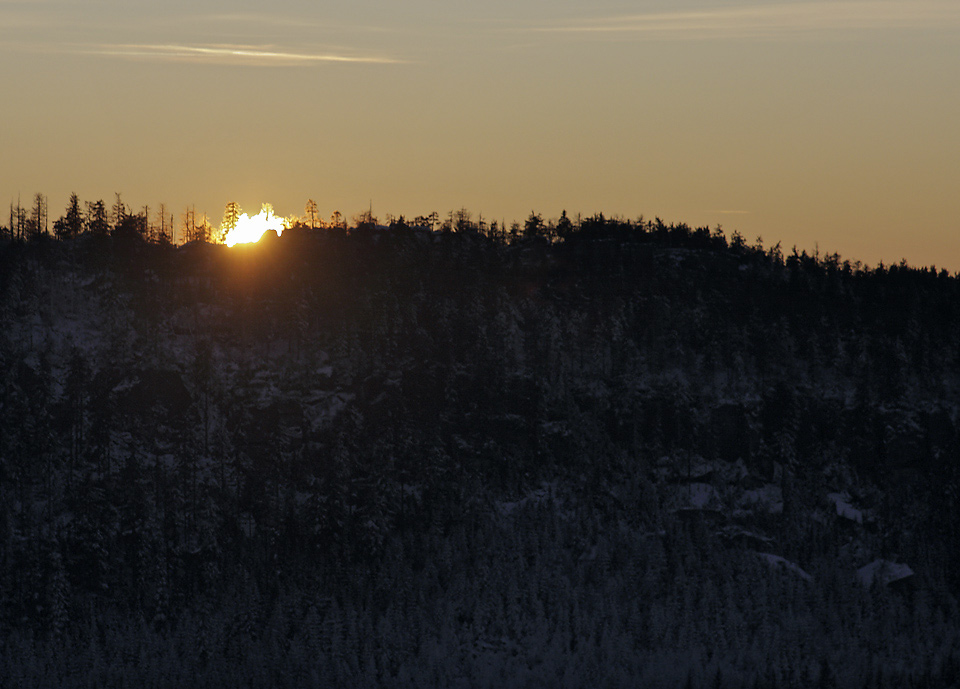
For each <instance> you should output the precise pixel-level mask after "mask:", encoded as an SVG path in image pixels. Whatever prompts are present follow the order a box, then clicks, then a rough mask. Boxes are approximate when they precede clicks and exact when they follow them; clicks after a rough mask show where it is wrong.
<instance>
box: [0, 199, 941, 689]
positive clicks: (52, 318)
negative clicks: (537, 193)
mask: <svg viewBox="0 0 960 689" xmlns="http://www.w3.org/2000/svg"><path fill="white" fill-rule="evenodd" d="M117 202H118V204H121V205H122V203H121V202H120V199H119V197H118V199H117ZM100 205H101V206H102V203H101V204H100ZM308 208H309V206H308ZM74 210H77V212H79V204H78V203H77V204H74V203H73V202H71V206H70V208H68V212H67V213H66V214H65V215H64V217H63V218H61V220H62V221H63V222H62V223H61V220H58V221H57V222H56V223H54V224H55V225H57V226H58V227H60V228H61V229H62V228H63V227H68V228H73V229H68V230H66V231H58V232H57V234H56V237H58V238H59V240H56V239H54V238H53V237H50V236H48V235H46V234H45V233H43V232H39V231H37V232H34V233H33V234H32V235H31V234H30V233H29V232H28V233H26V234H24V235H23V237H22V238H19V237H18V235H17V233H16V232H11V233H8V234H7V235H6V239H5V241H4V243H3V245H2V248H0V324H2V328H0V370H2V371H3V372H4V373H3V376H2V378H0V666H3V667H5V668H7V671H6V672H5V673H0V674H4V675H5V676H4V677H0V686H5V683H6V684H10V685H11V686H16V685H17V684H18V683H47V684H60V685H64V686H68V685H77V686H86V685H90V684H93V683H97V684H100V685H105V686H113V685H116V686H119V685H121V684H123V683H124V682H126V683H134V684H138V685H142V686H166V685H173V684H177V683H178V682H183V681H186V680H187V678H189V679H190V680H191V681H196V682H199V683H203V684H209V685H217V684H223V685H225V686H237V685H239V684H241V683H249V684H251V685H256V686H263V685H277V686H288V685H289V686H327V685H333V684H337V685H356V686H375V685H376V686H397V687H400V686H424V685H432V686H454V685H458V686H539V685H543V684H548V685H557V686H583V685H584V684H586V683H587V682H590V683H591V684H597V685H600V686H651V687H657V686H662V687H679V686H684V685H689V686H720V687H727V686H729V687H753V686H770V687H774V686H776V687H780V686H797V687H800V686H813V685H817V684H819V685H820V686H850V687H885V686H905V685H907V683H911V682H912V683H913V684H914V685H916V686H935V685H940V684H943V683H944V682H945V681H946V680H947V679H948V678H950V677H952V676H954V675H955V674H956V673H957V672H958V667H960V635H958V632H960V609H958V602H957V596H958V593H960V549H958V547H957V542H958V540H957V539H958V533H957V531H958V529H957V527H958V524H960V278H958V277H957V276H956V275H950V274H948V273H947V272H946V271H937V270H936V269H933V268H914V267H911V266H908V265H905V264H898V265H891V266H882V265H881V266H878V267H876V268H866V267H864V266H862V265H859V264H856V263H850V262H848V261H844V260H841V259H840V257H838V256H836V255H827V256H820V255H817V254H814V255H810V254H807V253H806V252H797V251H796V250H794V251H793V252H791V253H785V252H783V251H781V249H780V247H779V245H778V246H774V247H772V248H765V247H763V246H762V244H761V243H760V242H755V243H754V244H748V243H747V242H746V241H745V240H744V239H743V238H742V237H740V236H739V235H738V234H736V233H734V234H733V235H732V237H731V238H727V237H726V236H725V235H724V233H723V232H722V231H721V230H719V228H717V229H713V230H710V229H708V228H697V229H694V228H690V227H688V226H686V225H683V224H665V223H663V222H661V221H660V220H658V219H655V220H653V221H643V220H639V221H627V220H623V219H608V218H604V217H603V216H602V215H598V216H595V217H592V218H587V219H579V220H572V219H569V218H567V217H566V214H563V215H562V216H561V218H560V220H559V221H556V222H547V221H544V220H543V218H542V217H541V216H539V215H537V214H535V213H532V214H531V216H530V217H529V218H528V219H527V221H526V222H525V223H524V224H523V225H522V226H520V225H519V224H514V226H512V227H509V228H504V224H503V223H502V222H500V223H490V224H489V225H487V224H485V223H484V222H483V221H482V219H481V220H479V221H476V222H475V221H473V220H472V219H471V217H470V214H469V213H468V212H466V211H461V212H459V213H452V214H450V216H449V217H448V218H447V222H444V221H441V220H440V219H439V218H437V217H436V216H434V217H433V218H432V219H431V218H430V217H427V218H419V219H415V220H414V221H411V222H407V221H406V220H404V219H403V218H396V219H391V222H390V223H389V225H381V224H379V222H378V221H377V220H376V219H375V218H373V217H372V214H370V213H368V214H366V215H364V216H362V217H360V218H359V219H358V220H359V221H358V222H356V223H354V224H353V225H352V226H350V227H348V226H347V223H345V222H343V221H342V218H341V219H337V221H336V222H331V223H320V222H318V220H317V219H316V218H313V219H312V222H301V223H299V224H294V225H292V226H291V227H289V228H288V229H287V230H285V231H284V232H283V235H282V236H281V237H279V238H278V237H276V236H269V235H268V236H266V237H265V238H264V239H263V240H262V241H261V242H260V243H258V244H255V245H240V246H237V247H235V248H232V249H228V248H227V247H225V246H221V245H217V244H215V243H209V242H207V241H206V240H207V239H208V238H209V237H208V235H207V234H205V233H202V234H201V235H200V236H196V237H194V238H193V240H192V241H190V242H189V243H187V244H184V245H182V246H175V245H174V244H173V243H172V242H171V241H169V240H168V239H167V240H165V239H163V238H162V237H159V236H155V235H151V234H150V233H149V232H145V231H143V228H144V225H143V224H142V223H140V222H139V221H137V222H127V221H123V220H122V219H121V221H120V222H119V224H117V223H114V224H113V226H112V227H111V225H110V221H109V220H108V218H107V214H106V212H105V209H98V208H96V207H95V208H93V210H92V211H91V213H90V215H89V217H91V218H94V222H96V223H100V222H101V221H102V223H103V225H96V227H93V228H92V227H91V226H90V225H89V222H86V221H82V219H78V218H80V217H81V216H80V215H76V213H74V215H72V216H71V213H73V212H74ZM101 210H103V212H101ZM81 215H82V214H81ZM121 216H123V214H119V215H118V216H117V217H121ZM123 217H139V216H129V215H128V216H123ZM71 218H73V219H71ZM85 222H86V224H85ZM58 223H59V224H58ZM15 225H16V223H15V222H13V221H12V222H11V225H10V229H15ZM41 225H42V222H41V216H39V215H38V216H37V223H36V227H40V226H41ZM321 225H323V226H321ZM104 228H106V229H104Z"/></svg>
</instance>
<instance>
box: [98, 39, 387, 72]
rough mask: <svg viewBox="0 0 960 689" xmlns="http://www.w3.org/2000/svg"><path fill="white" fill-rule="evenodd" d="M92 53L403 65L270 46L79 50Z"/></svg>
mask: <svg viewBox="0 0 960 689" xmlns="http://www.w3.org/2000/svg"><path fill="white" fill-rule="evenodd" d="M80 52H86V53H88V54H91V55H103V56H107V57H120V58H127V59H131V60H149V61H155V62H192V63H202V64H216V65H237V66H268V67H293V66H302V65H310V64H319V63H324V62H326V63H333V62H338V63H363V64H402V63H403V62H404V61H403V60H398V59H395V58H390V57H382V56H374V55H348V54H338V53H312V52H291V51H286V50H280V49H275V48H273V47H272V46H250V45H222V44H220V45H178V44H123V45H101V46H97V47H96V48H91V49H88V50H81V51H80Z"/></svg>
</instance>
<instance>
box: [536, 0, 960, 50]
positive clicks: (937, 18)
mask: <svg viewBox="0 0 960 689" xmlns="http://www.w3.org/2000/svg"><path fill="white" fill-rule="evenodd" d="M930 28H960V2H957V0H909V1H907V0H852V1H850V2H845V1H842V0H835V1H834V2H790V3H778V4H760V5H742V6H737V7H725V8H718V9H706V10H690V11H680V12H662V13H654V14H629V15H621V16H615V17H603V18H595V19H584V20H580V21H572V22H567V23H558V24H555V25H553V26H541V27H538V28H536V29H535V31H538V32H544V33H559V34H580V35H594V36H608V37H618V38H646V39H661V40H703V39H732V38H742V39H758V40H763V39H779V38H784V37H789V36H797V37H802V36H808V35H811V34H818V33H825V32H836V31H880V30H890V29H897V30H901V29H930Z"/></svg>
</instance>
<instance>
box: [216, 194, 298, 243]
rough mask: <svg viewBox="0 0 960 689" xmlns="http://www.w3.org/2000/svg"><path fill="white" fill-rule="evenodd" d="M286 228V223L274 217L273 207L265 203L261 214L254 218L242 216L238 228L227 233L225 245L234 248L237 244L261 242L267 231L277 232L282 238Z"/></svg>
mask: <svg viewBox="0 0 960 689" xmlns="http://www.w3.org/2000/svg"><path fill="white" fill-rule="evenodd" d="M285 227H286V221H285V220H284V219H283V218H281V217H278V216H276V215H274V213H273V207H272V206H271V205H270V204H268V203H265V204H263V207H262V208H261V209H260V212H259V213H257V214H256V215H255V216H253V217H252V218H251V217H250V216H249V215H247V214H246V213H243V214H241V215H240V218H239V219H238V220H237V226H236V227H234V228H233V229H232V230H230V231H229V232H228V233H227V235H226V236H225V237H224V240H223V243H224V244H226V245H227V246H234V245H235V244H250V243H252V242H259V241H260V238H261V237H263V233H264V232H266V231H267V230H276V232H277V236H280V235H281V234H283V230H284V228H285Z"/></svg>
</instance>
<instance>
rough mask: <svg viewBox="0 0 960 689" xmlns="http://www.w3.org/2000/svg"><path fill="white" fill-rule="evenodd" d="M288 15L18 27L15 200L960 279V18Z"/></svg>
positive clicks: (68, 4)
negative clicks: (358, 222) (392, 221)
mask: <svg viewBox="0 0 960 689" xmlns="http://www.w3.org/2000/svg"><path fill="white" fill-rule="evenodd" d="M266 7H267V6H266V5H264V4H263V3H253V2H249V1H240V2H235V1H234V2H225V1H224V2H203V1H202V0H199V1H195V2H190V3H187V2H183V1H182V0H174V1H173V2H165V3H147V2H142V1H133V2H132V1H129V0H126V1H124V2H121V1H120V0H100V1H99V2H86V1H84V2H81V1H80V0H59V1H49V2H48V1H46V0H20V1H14V2H11V1H10V0H0V83H2V84H3V85H4V93H3V95H2V96H0V137H2V138H0V151H2V161H3V162H2V165H0V195H2V196H0V198H2V200H3V201H7V202H8V201H10V200H12V201H14V202H15V201H16V199H17V195H18V194H21V195H22V198H23V200H24V203H25V204H26V203H28V202H29V200H30V198H31V197H32V195H33V194H34V192H37V191H41V192H43V193H44V194H46V195H47V196H48V197H49V204H50V215H51V217H52V218H56V217H57V216H59V215H60V214H61V213H62V212H63V209H64V207H65V206H66V203H67V198H68V195H69V194H70V192H71V191H76V192H77V193H78V194H79V195H80V198H81V199H83V200H93V199H97V198H103V199H104V200H106V201H111V200H112V199H113V195H114V192H121V193H122V195H123V198H124V200H125V201H126V202H127V203H128V204H129V205H131V206H133V207H137V208H139V207H142V206H144V205H149V206H151V208H155V207H156V205H157V204H158V202H161V201H162V202H165V203H166V204H167V206H168V208H169V209H171V210H172V211H173V212H175V213H176V214H177V215H178V216H179V214H180V213H181V212H182V211H183V209H184V207H185V206H186V205H188V204H195V205H196V207H197V210H198V212H203V211H205V212H206V213H208V214H209V215H210V216H211V218H213V219H214V221H215V222H218V221H219V218H220V216H221V214H222V211H223V207H224V205H225V204H226V203H227V202H228V201H231V200H234V201H237V202H239V203H240V205H241V206H242V208H243V209H244V210H245V211H248V212H250V213H251V214H252V213H256V212H257V211H258V210H259V208H260V204H261V203H262V202H265V201H266V202H271V203H273V205H274V207H275V208H276V210H277V212H278V213H281V214H287V215H290V214H302V213H303V208H304V204H305V203H306V200H307V199H308V198H313V199H315V200H316V202H317V203H318V205H319V207H320V211H321V213H322V214H323V215H324V216H329V215H330V214H331V213H332V212H333V211H334V210H340V211H341V212H343V213H344V214H345V215H347V216H348V217H349V216H351V215H353V214H355V213H357V212H359V211H361V210H363V209H366V208H367V207H368V205H369V204H370V203H371V202H372V204H373V209H374V213H375V214H379V215H381V217H382V216H383V215H384V214H386V213H393V214H401V213H403V214H406V215H408V216H413V215H418V214H427V213H430V212H431V211H438V212H439V213H441V214H443V213H445V212H446V211H448V210H451V209H454V208H460V207H466V208H468V209H470V210H472V211H473V212H474V213H477V212H482V213H483V214H484V216H485V217H487V218H496V219H501V218H503V219H506V220H507V222H510V221H511V220H514V219H517V220H521V221H522V219H523V218H524V217H525V216H526V215H527V214H529V212H530V211H531V210H536V211H537V212H540V213H542V214H544V215H545V216H546V217H556V216H559V214H560V212H561V210H563V209H566V210H567V211H568V213H570V214H571V215H574V216H575V215H576V214H577V213H582V214H584V215H589V214H593V213H596V212H601V211H602V212H604V213H605V214H607V215H611V214H620V215H624V216H627V217H631V218H633V217H636V216H638V215H640V214H643V215H645V216H646V217H653V216H660V217H661V218H663V219H664V220H667V221H678V222H679V221H683V222H687V223H689V224H691V225H703V224H708V225H710V226H714V225H716V224H718V223H720V224H722V225H723V227H724V228H725V229H726V230H727V231H728V232H732V231H733V230H739V231H740V232H741V233H742V234H744V235H745V236H746V237H747V238H748V240H749V241H751V242H752V241H753V239H754V238H755V237H756V236H757V235H762V236H763V238H764V241H765V243H766V244H768V245H769V244H771V243H775V242H776V241H780V242H782V244H783V246H784V247H791V246H793V245H794V244H796V245H797V246H798V247H800V248H804V249H808V250H813V249H814V247H815V246H817V245H819V248H820V250H821V252H824V251H831V252H832V251H839V252H840V253H841V254H842V255H843V256H844V257H847V258H850V259H859V260H862V261H864V262H866V263H868V264H875V263H876V262H877V261H880V260H883V261H885V262H887V263H889V262H894V261H898V260H899V259H901V258H906V259H907V260H908V261H909V262H911V263H913V264H920V265H929V264H936V265H938V266H944V267H947V268H949V269H950V270H953V271H956V270H960V126H958V123H960V88H958V86H957V85H958V84H960V2H956V0H854V1H850V0H834V1H833V2H806V1H792V2H783V1H781V2H766V3H736V2H717V1H712V2H706V1H705V0H699V1H698V2H675V1H674V2H665V1H647V2H644V1H638V2H633V3H623V2H613V1H612V0H597V1H596V2H591V3H583V2H572V1H571V0H551V1H550V2H547V1H546V0H513V1H512V2H507V1H506V0H492V1H490V2H485V3H467V2H460V1H455V2H451V1H450V0H444V1H443V2H441V1H440V0H410V1H409V2H405V3H377V2H370V1H365V0H352V1H351V2H347V1H345V0H344V1H342V2H331V3H313V2H306V1H305V0H304V1H301V2H291V1H289V0H278V1H277V2H275V3H271V4H270V6H269V9H266ZM0 217H3V218H5V216H0ZM4 222H5V220H4Z"/></svg>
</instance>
